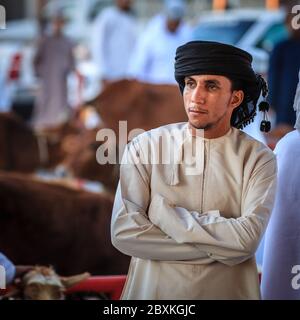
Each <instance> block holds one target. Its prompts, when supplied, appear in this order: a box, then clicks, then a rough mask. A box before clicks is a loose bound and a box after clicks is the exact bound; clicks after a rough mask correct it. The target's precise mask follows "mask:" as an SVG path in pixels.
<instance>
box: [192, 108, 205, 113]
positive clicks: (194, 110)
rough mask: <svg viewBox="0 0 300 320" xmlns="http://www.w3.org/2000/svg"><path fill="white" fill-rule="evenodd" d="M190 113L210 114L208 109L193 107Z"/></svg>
mask: <svg viewBox="0 0 300 320" xmlns="http://www.w3.org/2000/svg"><path fill="white" fill-rule="evenodd" d="M189 113H192V114H208V111H206V110H202V109H191V108H189Z"/></svg>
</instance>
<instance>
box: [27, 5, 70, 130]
mask: <svg viewBox="0 0 300 320" xmlns="http://www.w3.org/2000/svg"><path fill="white" fill-rule="evenodd" d="M64 24H65V18H64V16H63V15H62V13H61V12H60V11H58V12H56V13H55V14H54V16H53V18H52V32H51V34H50V35H49V34H48V35H44V36H43V37H42V39H41V40H40V41H39V44H38V48H37V52H36V56H35V59H34V68H35V71H36V74H37V76H38V77H39V78H40V82H41V88H40V91H39V94H38V97H37V101H36V105H35V110H34V116H33V126H34V127H35V128H36V129H38V130H43V129H48V128H53V127H57V126H59V125H62V124H63V123H65V122H67V121H68V120H69V118H70V115H71V108H70V106H69V103H68V90H67V76H68V75H69V73H70V72H72V71H74V70H75V60H74V56H73V44H72V42H71V41H70V40H69V39H68V38H67V37H65V36H64V34H63V27H64Z"/></svg>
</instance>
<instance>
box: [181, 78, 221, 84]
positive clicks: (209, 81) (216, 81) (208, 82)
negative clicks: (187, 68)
mask: <svg viewBox="0 0 300 320" xmlns="http://www.w3.org/2000/svg"><path fill="white" fill-rule="evenodd" d="M188 80H192V81H195V82H196V79H194V78H193V77H189V76H187V77H186V78H185V81H188ZM204 82H205V84H211V83H214V84H216V85H218V86H221V83H220V81H219V80H217V79H208V80H204Z"/></svg>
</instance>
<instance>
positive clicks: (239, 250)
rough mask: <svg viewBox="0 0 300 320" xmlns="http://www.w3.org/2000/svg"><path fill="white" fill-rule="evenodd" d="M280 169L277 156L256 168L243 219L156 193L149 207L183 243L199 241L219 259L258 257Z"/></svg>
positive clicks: (229, 262) (155, 220) (231, 260)
mask: <svg viewBox="0 0 300 320" xmlns="http://www.w3.org/2000/svg"><path fill="white" fill-rule="evenodd" d="M276 171H277V169H276V161H275V159H274V157H273V158H272V159H270V160H268V161H267V162H265V163H264V164H263V165H261V166H260V167H259V168H258V169H256V170H254V172H253V173H252V175H251V178H250V179H249V182H248V185H247V188H246V189H245V195H244V199H243V201H242V208H241V211H242V214H241V217H239V218H225V217H222V216H221V214H220V212H219V210H213V211H210V212H204V213H202V214H201V213H198V212H190V211H188V210H187V209H185V208H182V207H175V206H172V204H171V203H169V202H168V200H167V199H165V198H164V197H162V196H161V195H159V194H156V195H155V196H154V197H153V199H152V202H151V204H150V208H149V217H150V220H151V222H152V223H154V224H155V225H157V226H158V227H159V228H160V229H161V230H162V231H164V232H165V233H166V234H168V235H169V236H170V237H171V238H172V239H174V240H175V241H177V242H178V243H180V244H195V245H197V247H198V248H199V250H201V251H205V252H207V253H208V255H209V256H210V257H211V258H212V259H214V260H216V261H219V262H222V263H224V264H227V265H235V264H239V263H241V262H243V261H245V260H247V259H249V258H250V257H252V256H254V254H255V251H256V249H257V247H258V245H259V242H260V240H261V238H262V236H263V233H264V231H265V229H266V226H267V223H268V220H269V216H270V214H271V211H272V207H273V202H274V197H275V186H276ZM233 216H234V215H233Z"/></svg>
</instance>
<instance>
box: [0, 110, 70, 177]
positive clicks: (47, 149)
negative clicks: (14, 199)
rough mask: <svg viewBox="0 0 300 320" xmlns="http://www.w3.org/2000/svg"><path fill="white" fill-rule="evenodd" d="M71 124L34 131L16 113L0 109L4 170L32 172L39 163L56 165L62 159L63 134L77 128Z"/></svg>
mask: <svg viewBox="0 0 300 320" xmlns="http://www.w3.org/2000/svg"><path fill="white" fill-rule="evenodd" d="M74 130H75V129H74V128H72V126H71V125H68V124H66V125H64V126H62V127H60V128H56V129H55V130H52V131H49V132H44V133H39V134H37V133H34V132H33V130H32V129H31V128H30V127H29V126H28V125H27V124H26V123H25V122H24V121H23V120H22V119H21V118H19V117H18V116H16V115H15V114H13V113H0V170H7V171H18V172H32V171H34V170H35V169H37V168H39V167H47V168H49V167H54V166H55V165H57V164H58V163H60V162H61V161H62V159H63V158H64V153H63V151H62V149H61V140H62V137H63V136H65V135H66V134H68V133H71V132H74Z"/></svg>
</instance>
